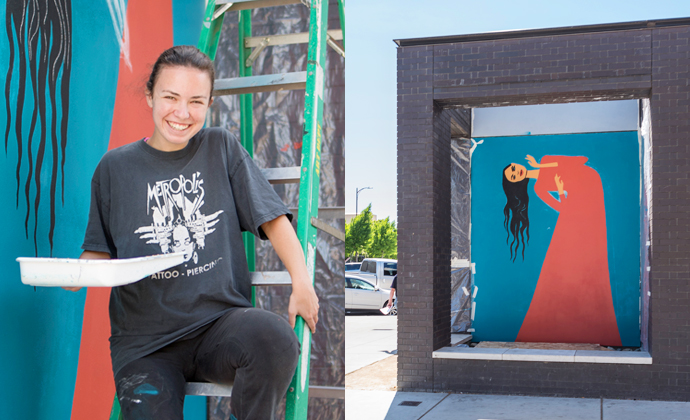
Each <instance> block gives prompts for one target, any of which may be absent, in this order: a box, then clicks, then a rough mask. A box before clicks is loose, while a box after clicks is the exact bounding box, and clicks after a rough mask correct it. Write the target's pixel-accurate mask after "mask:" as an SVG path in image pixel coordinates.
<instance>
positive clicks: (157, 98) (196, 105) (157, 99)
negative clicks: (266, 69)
mask: <svg viewBox="0 0 690 420" xmlns="http://www.w3.org/2000/svg"><path fill="white" fill-rule="evenodd" d="M214 77H215V76H214V70H213V63H212V62H211V60H210V59H208V58H207V57H206V56H205V55H203V54H201V53H200V52H199V51H198V50H197V49H196V48H194V47H189V46H181V47H176V48H171V49H169V50H167V51H165V52H164V53H163V54H162V55H161V56H160V58H159V59H158V61H157V62H156V64H155V65H154V67H153V71H152V72H151V76H150V77H149V81H148V82H147V83H146V102H147V103H148V104H149V106H150V107H151V108H152V110H153V122H154V124H155V129H154V132H153V135H152V136H151V138H150V139H149V141H148V143H149V145H150V146H151V147H153V148H154V149H158V150H163V151H168V152H172V151H175V150H180V149H183V148H184V147H185V146H186V145H187V143H188V142H189V139H190V138H192V136H193V135H194V134H196V133H198V132H199V130H201V129H202V128H203V126H204V119H205V117H206V111H207V110H208V107H209V106H211V104H212V103H213V98H212V97H211V94H212V93H213V79H214Z"/></svg>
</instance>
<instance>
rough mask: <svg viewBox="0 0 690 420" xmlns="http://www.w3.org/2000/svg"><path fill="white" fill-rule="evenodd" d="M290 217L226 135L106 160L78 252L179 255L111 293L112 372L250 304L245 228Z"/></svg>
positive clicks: (138, 145) (124, 150)
mask: <svg viewBox="0 0 690 420" xmlns="http://www.w3.org/2000/svg"><path fill="white" fill-rule="evenodd" d="M283 214H287V215H288V217H290V218H292V215H291V214H290V212H289V210H288V209H287V207H285V205H284V204H283V202H282V201H281V200H280V198H279V197H278V195H277V194H276V193H275V191H274V190H273V187H271V185H270V184H269V183H268V181H266V178H265V177H264V176H263V174H262V173H261V170H260V169H259V168H258V167H257V166H256V165H255V164H254V162H253V160H252V159H251V157H250V156H249V154H248V153H247V151H246V150H244V148H243V147H242V146H241V145H240V143H239V142H238V141H237V140H236V139H235V138H234V136H233V135H232V134H230V133H229V132H228V131H226V130H223V129H220V128H208V129H203V130H201V131H200V132H199V133H198V134H197V135H196V136H194V137H193V138H192V139H191V140H190V141H189V144H188V145H187V146H186V147H185V148H184V149H182V150H179V151H175V152H163V151H160V150H157V149H154V148H152V147H151V146H149V145H148V144H146V142H144V141H138V142H135V143H132V144H128V145H126V146H122V147H119V148H117V149H114V150H111V151H109V152H108V153H106V154H105V155H104V156H103V158H102V159H101V162H100V163H99V164H98V167H97V168H96V171H95V173H94V175H93V179H92V181H91V209H90V213H89V222H88V225H87V228H86V235H85V238H84V244H83V245H82V248H83V249H85V250H89V251H100V252H107V253H109V254H110V256H111V257H112V258H134V257H142V256H147V255H155V254H166V253H172V252H184V253H185V262H184V263H183V264H180V265H179V266H177V267H174V268H171V269H168V270H165V271H161V272H159V273H156V274H154V275H152V276H150V277H147V278H145V279H143V280H141V281H139V282H136V283H133V284H129V285H126V286H121V287H115V288H113V289H112V292H111V294H110V325H111V337H110V350H111V357H112V360H113V371H114V372H115V373H117V371H119V370H120V368H122V367H123V366H124V365H125V364H127V363H129V362H131V361H133V360H136V359H138V358H140V357H143V356H145V355H147V354H150V353H152V352H154V351H156V350H158V349H160V348H162V347H164V346H165V345H167V344H170V343H172V342H173V341H175V340H177V339H179V338H181V337H183V336H185V335H186V334H189V333H191V332H193V331H195V330H197V329H199V328H200V327H202V326H204V325H206V324H208V323H210V322H212V321H213V320H215V319H217V318H218V317H220V316H221V315H222V314H223V313H224V312H225V311H227V310H228V309H229V308H232V307H247V306H251V303H250V296H251V281H250V278H249V269H248V267H247V259H246V256H245V251H244V244H243V242H242V235H241V232H242V231H249V232H252V233H254V234H255V235H257V236H259V237H261V238H262V239H266V236H265V234H264V232H263V231H262V230H261V228H260V225H261V224H263V223H265V222H268V221H270V220H273V219H275V218H276V217H279V216H281V215H283Z"/></svg>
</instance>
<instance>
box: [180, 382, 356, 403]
mask: <svg viewBox="0 0 690 420" xmlns="http://www.w3.org/2000/svg"><path fill="white" fill-rule="evenodd" d="M185 395H199V396H204V397H229V396H231V395H232V385H219V384H214V383H209V382H187V385H186V386H185ZM309 397H310V398H333V399H341V400H342V399H345V388H343V387H337V386H318V385H309Z"/></svg>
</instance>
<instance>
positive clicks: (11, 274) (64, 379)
mask: <svg viewBox="0 0 690 420" xmlns="http://www.w3.org/2000/svg"><path fill="white" fill-rule="evenodd" d="M4 18H5V7H4V5H3V6H2V7H0V22H4V21H5V19H4ZM72 29H73V32H72V37H73V38H72V51H73V57H72V74H71V83H70V84H69V93H70V106H69V125H68V135H67V139H66V140H67V144H66V150H65V166H64V177H62V176H60V177H59V179H58V183H57V191H58V192H57V194H56V195H57V198H58V201H57V204H56V206H55V219H56V225H55V234H54V244H55V245H54V248H53V250H52V255H53V256H55V257H72V258H74V257H78V256H79V254H80V246H81V241H82V239H83V231H84V227H85V226H86V217H87V209H88V201H89V189H90V179H91V175H92V173H93V170H94V168H95V167H96V164H97V163H98V160H99V159H100V157H101V155H102V154H103V153H104V152H105V151H106V149H107V147H108V140H109V134H110V124H111V120H112V108H113V104H114V101H115V85H116V83H117V73H118V63H119V49H118V46H117V42H116V40H115V38H114V36H113V34H112V32H113V31H112V23H111V20H110V15H109V13H108V8H107V5H106V4H105V2H88V1H83V0H77V1H73V2H72ZM3 32H4V31H3ZM8 42H9V41H8V38H7V37H6V36H0V75H2V76H6V75H7V73H8V70H9V69H8V65H9V44H8ZM94 57H98V60H94ZM12 70H13V80H12V94H11V98H10V103H11V105H10V106H11V110H12V112H13V113H14V112H15V111H16V109H17V99H18V97H17V87H18V80H19V79H18V72H19V68H18V62H17V61H15V66H14V68H13V69H12ZM60 75H61V76H62V75H63V72H62V71H61V72H60ZM60 79H61V78H60ZM2 80H3V81H4V80H5V77H3V78H2ZM30 80H31V79H30V78H28V77H27V83H26V85H27V94H26V98H25V102H24V118H23V129H22V131H23V133H24V141H23V144H24V150H23V156H22V165H21V171H20V179H21V185H20V192H19V194H20V196H19V203H18V205H17V203H16V194H17V181H16V176H15V175H16V168H17V164H18V162H19V156H18V146H17V140H16V138H17V137H16V126H15V124H14V122H12V124H11V127H10V138H9V142H8V145H7V150H6V153H5V155H4V156H3V157H2V165H0V171H1V172H0V197H2V206H0V218H1V219H2V220H4V221H5V232H4V234H3V239H2V242H1V243H0V247H1V249H0V258H1V260H0V266H2V267H3V268H4V272H5V275H4V276H3V279H4V280H3V281H2V282H1V283H0V320H1V321H0V335H1V336H2V337H4V338H3V345H2V346H0V363H2V372H3V381H2V382H0V418H5V419H44V418H45V419H48V418H60V419H68V418H69V416H70V412H71V404H72V395H73V391H74V381H75V379H76V374H77V360H78V356H79V340H80V336H81V324H82V316H83V306H84V299H85V296H86V293H85V292H84V291H82V292H79V293H68V292H66V291H64V290H62V289H54V288H37V289H36V290H34V288H33V287H29V286H25V285H23V284H22V283H21V281H20V275H19V264H18V263H17V262H15V258H17V257H19V256H30V257H32V256H35V254H36V252H35V246H36V247H37V248H38V256H41V257H47V256H50V254H51V250H50V244H49V241H48V230H49V219H50V212H49V205H48V203H49V202H50V191H49V185H50V183H51V171H52V156H53V154H54V153H55V152H54V150H53V148H52V146H51V145H50V131H49V130H50V127H51V123H52V117H51V115H50V101H49V100H48V108H47V110H48V112H47V113H46V114H47V115H46V119H47V120H46V123H47V124H46V131H47V133H46V134H47V138H46V141H47V142H48V145H47V146H46V149H45V153H46V156H45V159H44V164H43V167H42V170H41V172H40V174H39V180H40V184H41V186H42V189H41V194H40V205H39V212H38V228H37V232H36V238H37V241H36V244H34V240H33V217H34V212H35V201H34V200H35V194H36V186H35V183H34V181H32V183H31V184H30V185H31V187H30V191H29V197H30V200H29V201H30V205H29V207H30V208H29V209H27V205H26V202H25V197H24V184H25V182H26V179H27V176H28V173H29V171H28V167H29V164H28V160H27V157H28V156H27V150H26V149H27V144H28V143H27V137H28V133H29V128H30V123H31V116H32V110H33V108H34V99H33V97H34V92H33V90H32V88H31V81H30ZM58 83H59V82H58ZM37 94H38V95H44V96H45V95H47V94H46V92H45V91H44V92H37ZM65 105H66V104H65ZM0 107H1V108H2V109H1V110H0V127H2V128H5V127H6V123H7V113H6V111H7V109H6V105H5V103H4V102H3V103H2V105H0ZM56 108H59V110H60V112H59V113H58V118H61V115H62V114H64V107H63V104H62V103H61V102H60V100H59V99H58V101H57V102H56ZM13 118H14V117H13ZM58 125H59V123H58ZM2 132H3V134H4V132H5V130H2ZM40 135H41V128H40V125H39V126H38V127H37V129H36V132H35V134H34V144H33V147H32V152H33V155H34V162H35V158H36V154H37V153H38V151H39V150H38V149H39V147H40V145H39V144H38V143H39V141H38V139H39V137H40ZM58 154H60V156H59V158H60V159H61V158H62V155H61V153H59V151H58ZM62 183H64V186H65V200H64V205H63V203H62V202H61V200H60V197H59V196H60V190H61V188H62ZM27 211H28V213H29V216H30V222H29V229H28V238H27V232H26V229H25V224H24V223H25V218H26V215H27Z"/></svg>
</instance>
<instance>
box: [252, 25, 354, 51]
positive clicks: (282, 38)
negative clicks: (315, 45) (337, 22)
mask: <svg viewBox="0 0 690 420" xmlns="http://www.w3.org/2000/svg"><path fill="white" fill-rule="evenodd" d="M328 35H330V36H331V38H333V39H335V40H337V41H340V40H342V39H343V31H341V30H340V29H331V30H329V31H328ZM266 38H268V44H266V46H267V47H270V46H272V45H290V44H306V43H307V42H309V32H302V33H299V34H287V35H270V36H252V37H249V38H245V40H244V46H245V47H246V48H255V47H258V46H259V44H261V41H263V40H264V39H266Z"/></svg>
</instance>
